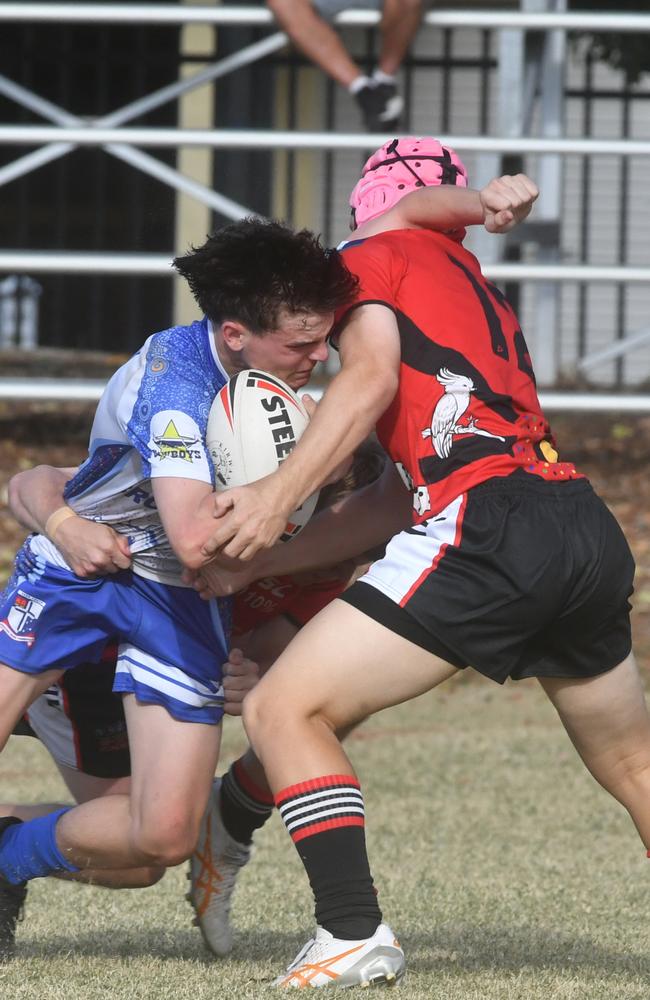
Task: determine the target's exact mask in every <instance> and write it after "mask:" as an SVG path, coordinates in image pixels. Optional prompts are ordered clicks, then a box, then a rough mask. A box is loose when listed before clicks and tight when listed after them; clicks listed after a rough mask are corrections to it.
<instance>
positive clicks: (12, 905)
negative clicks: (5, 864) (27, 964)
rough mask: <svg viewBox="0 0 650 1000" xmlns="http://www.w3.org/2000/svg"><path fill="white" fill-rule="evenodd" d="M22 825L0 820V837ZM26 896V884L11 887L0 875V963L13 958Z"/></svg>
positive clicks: (17, 821) (4, 817)
mask: <svg viewBox="0 0 650 1000" xmlns="http://www.w3.org/2000/svg"><path fill="white" fill-rule="evenodd" d="M14 823H22V820H20V819H16V817H15V816H3V817H2V819H0V837H2V834H3V833H4V831H5V830H6V829H7V827H9V826H13V824H14ZM26 895H27V883H26V882H20V883H19V884H18V885H12V883H11V882H8V881H7V879H6V878H4V876H3V875H1V874H0V962H6V961H7V960H8V959H10V958H13V954H14V950H15V947H16V924H17V923H18V921H19V920H20V919H21V918H22V909H23V903H24V902H25V896H26Z"/></svg>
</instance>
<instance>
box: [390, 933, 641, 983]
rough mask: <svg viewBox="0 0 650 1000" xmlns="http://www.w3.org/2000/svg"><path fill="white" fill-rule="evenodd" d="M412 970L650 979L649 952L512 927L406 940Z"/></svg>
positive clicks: (405, 947)
mask: <svg viewBox="0 0 650 1000" xmlns="http://www.w3.org/2000/svg"><path fill="white" fill-rule="evenodd" d="M402 944H403V946H404V949H405V952H406V955H407V962H408V965H409V968H410V969H412V971H413V972H423V973H425V972H432V971H436V970H437V971H440V970H441V969H444V970H445V971H446V972H447V973H450V972H452V973H453V971H457V972H458V974H459V975H463V974H465V973H467V972H476V971H481V970H493V971H494V972H512V973H516V972H520V971H522V970H524V969H531V970H549V971H560V970H573V971H578V970H583V971H588V972H590V973H591V974H595V973H606V974H607V975H616V974H621V973H625V974H628V975H634V976H642V977H644V978H650V956H648V955H645V954H643V955H642V954H631V953H629V952H628V953H625V952H623V951H617V950H612V949H610V948H606V947H602V946H601V945H599V944H597V943H596V942H595V941H593V940H592V939H591V938H589V937H587V936H570V935H564V934H562V933H561V932H552V931H549V930H548V929H546V928H543V927H533V926H529V927H522V928H521V929H516V930H514V929H512V928H504V927H486V926H454V927H449V926H446V925H441V926H437V927H433V928H432V931H431V933H430V934H423V933H421V932H419V933H415V934H412V935H409V936H407V937H406V938H404V940H403V941H402Z"/></svg>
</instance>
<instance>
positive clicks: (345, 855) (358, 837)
mask: <svg viewBox="0 0 650 1000" xmlns="http://www.w3.org/2000/svg"><path fill="white" fill-rule="evenodd" d="M275 803H276V805H277V807H278V809H279V810H280V815H281V816H282V819H283V821H284V824H285V826H286V828H287V830H288V831H289V834H290V836H291V839H292V840H293V842H294V844H295V845H296V848H297V850H298V854H299V855H300V858H301V860H302V863H303V865H304V866H305V870H306V872H307V875H308V877H309V883H310V885H311V887H312V891H313V893H314V900H315V903H316V908H315V913H316V923H317V924H319V925H320V926H321V927H324V928H325V930H328V931H329V932H330V933H331V934H333V935H334V937H337V938H343V939H344V940H347V941H358V940H361V939H362V938H369V937H372V935H373V934H374V933H375V931H376V930H377V927H378V926H379V924H380V923H381V910H380V909H379V904H378V902H377V893H376V890H375V887H374V885H373V882H372V875H371V874H370V866H369V864H368V855H367V853H366V838H365V830H364V806H363V796H362V794H361V788H360V786H359V782H358V781H357V779H356V778H355V777H354V776H353V775H349V774H344V775H341V774H330V775H324V776H323V777H321V778H313V779H311V780H310V781H303V782H301V783H300V784H298V785H290V786H289V787H288V788H284V789H283V790H282V791H281V792H279V793H278V795H276V797H275Z"/></svg>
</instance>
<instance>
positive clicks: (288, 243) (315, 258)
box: [174, 218, 358, 334]
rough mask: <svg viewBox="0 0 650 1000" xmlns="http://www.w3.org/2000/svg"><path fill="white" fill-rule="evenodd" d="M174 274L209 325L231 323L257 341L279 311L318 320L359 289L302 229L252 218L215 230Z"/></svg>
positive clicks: (334, 256) (336, 258) (335, 256)
mask: <svg viewBox="0 0 650 1000" xmlns="http://www.w3.org/2000/svg"><path fill="white" fill-rule="evenodd" d="M174 267H175V268H176V270H177V271H178V273H179V274H181V275H182V276H183V277H184V278H185V279H186V280H187V283H188V285H189V286H190V289H191V291H192V295H193V296H194V298H195V299H196V302H197V304H198V305H199V307H200V308H201V310H202V311H203V312H204V313H205V315H206V316H208V317H209V319H211V320H212V322H213V323H215V324H219V323H223V322H224V321H225V320H235V321H238V322H240V323H243V324H244V326H246V327H247V328H248V329H249V330H250V331H251V332H252V333H258V334H262V333H265V332H267V331H269V330H273V329H274V328H276V327H277V323H278V316H279V313H280V312H281V311H282V310H283V309H287V310H288V311H289V312H291V313H299V312H313V313H319V314H323V313H328V312H332V311H333V310H335V309H338V308H339V307H341V306H344V305H347V303H349V302H351V301H352V299H353V298H354V295H355V292H356V289H357V284H358V281H357V278H356V277H354V275H352V274H351V273H350V271H348V269H347V267H346V266H345V264H344V262H343V259H342V257H341V255H340V254H339V253H338V252H337V251H336V250H327V249H326V248H325V247H323V246H322V244H321V242H320V240H319V238H318V237H317V236H314V234H313V233H311V232H309V230H307V229H301V230H300V231H299V232H294V231H293V230H291V229H289V227H288V226H284V225H282V223H280V222H275V221H266V220H263V219H258V218H248V219H242V220H241V221H240V222H234V223H232V224H231V225H228V226H224V227H223V228H222V229H219V230H217V232H216V233H213V235H212V236H209V237H208V239H207V240H206V242H205V243H204V244H203V246H200V247H192V249H191V251H190V252H189V253H187V254H185V255H184V256H182V257H176V259H175V260H174Z"/></svg>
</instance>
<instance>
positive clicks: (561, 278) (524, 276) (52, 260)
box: [0, 250, 650, 284]
mask: <svg viewBox="0 0 650 1000" xmlns="http://www.w3.org/2000/svg"><path fill="white" fill-rule="evenodd" d="M10 267H11V268H13V269H14V270H15V271H16V272H17V273H20V274H48V273H49V274H56V273H59V272H62V271H65V272H66V273H67V274H100V273H102V274H130V275H138V276H139V277H150V278H152V277H165V276H168V277H174V276H175V272H174V271H173V269H172V258H171V257H169V256H167V255H166V254H162V253H101V252H98V251H91V250H89V251H84V252H83V253H80V252H75V251H66V250H52V251H44V250H33V251H30V250H3V251H0V271H6V270H7V269H8V268H10ZM482 270H483V273H484V274H485V275H486V276H487V277H488V278H490V279H491V280H492V281H558V282H563V283H566V282H592V281H594V282H600V283H602V282H606V281H609V282H613V283H615V284H627V283H628V282H630V283H632V284H644V283H648V282H650V267H628V266H621V267H610V266H598V265H590V264H485V265H484V266H483V268H482Z"/></svg>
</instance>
